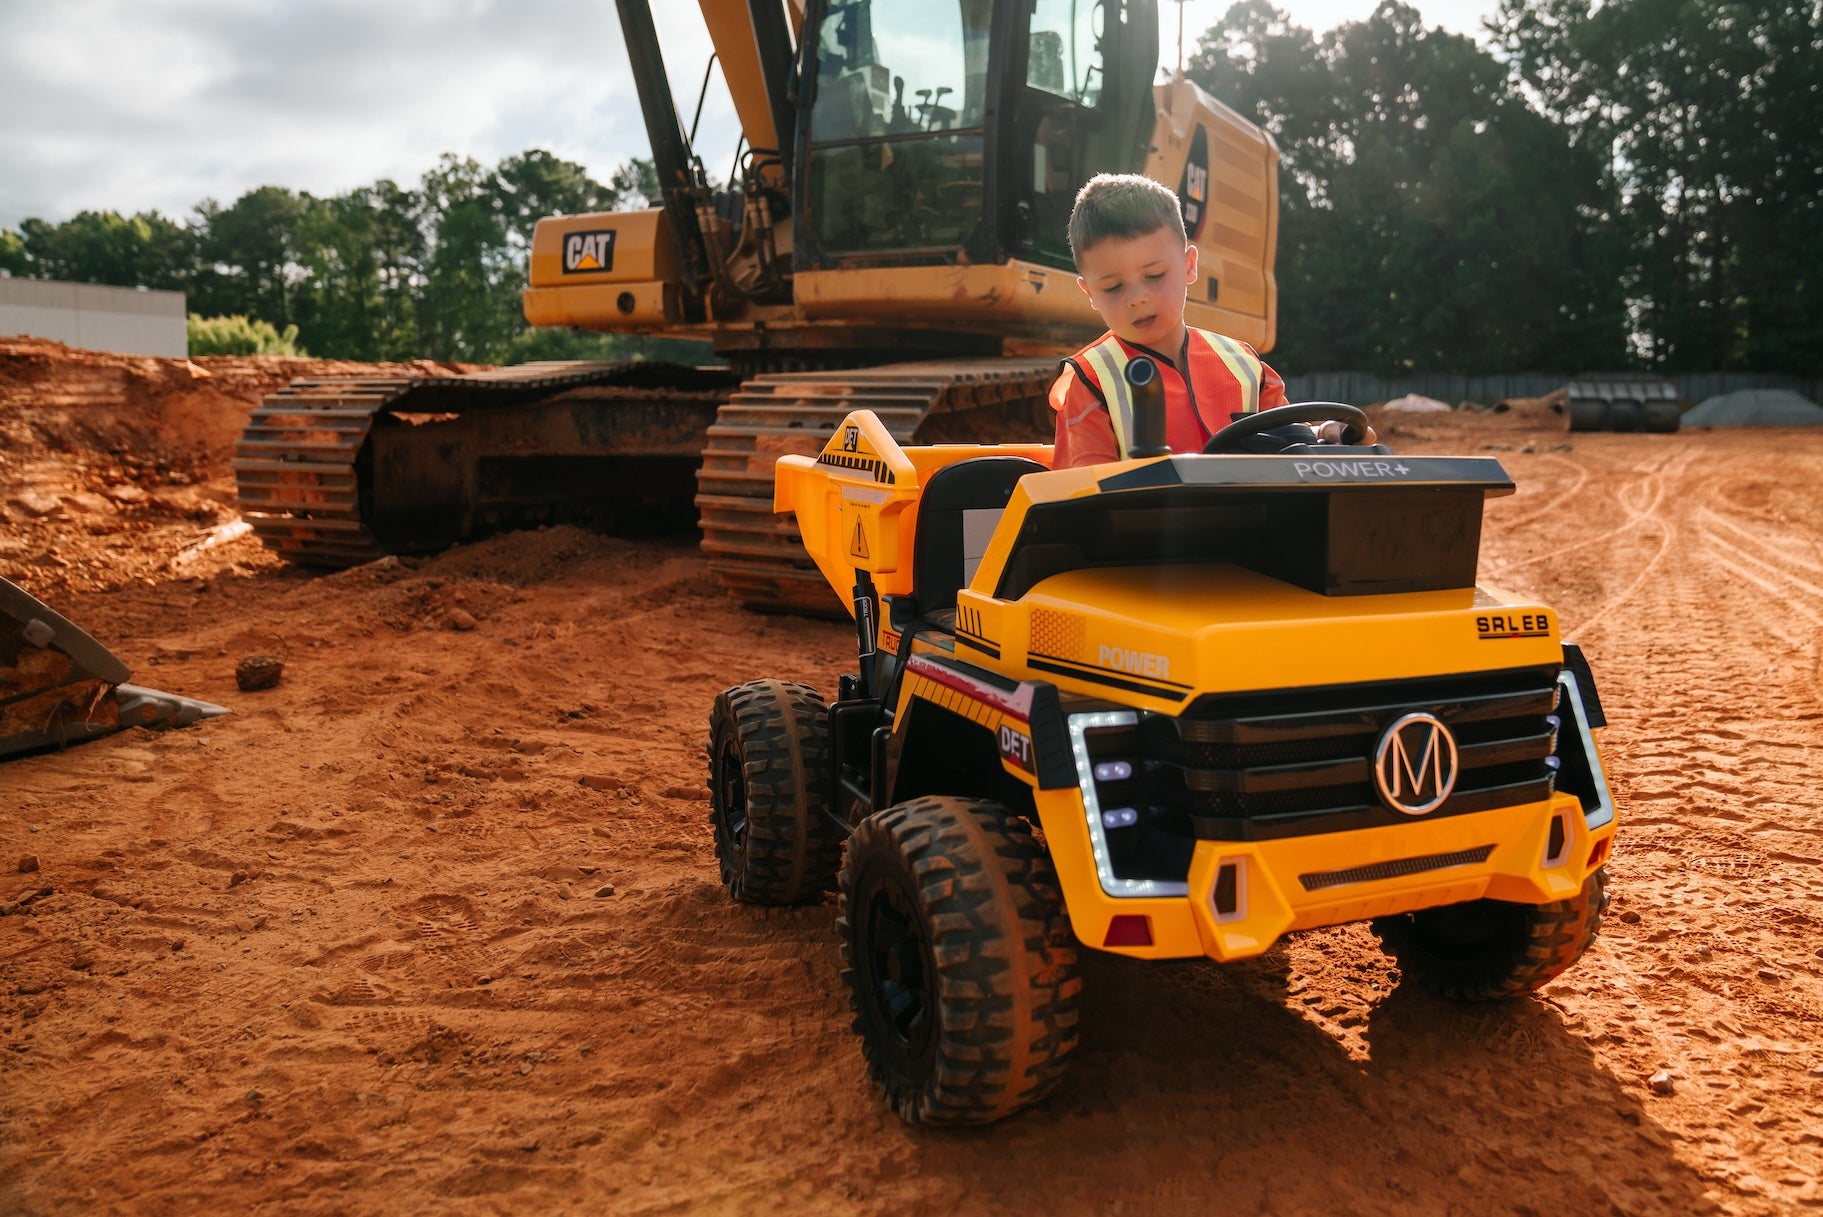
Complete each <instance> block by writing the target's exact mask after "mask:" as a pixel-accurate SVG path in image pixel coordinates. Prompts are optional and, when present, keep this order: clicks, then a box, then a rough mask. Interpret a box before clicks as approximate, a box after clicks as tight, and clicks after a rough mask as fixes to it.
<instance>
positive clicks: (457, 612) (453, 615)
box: [449, 608, 480, 630]
mask: <svg viewBox="0 0 1823 1217" xmlns="http://www.w3.org/2000/svg"><path fill="white" fill-rule="evenodd" d="M479 624H480V623H479V622H478V621H476V620H475V615H474V614H473V613H471V612H469V611H468V610H467V609H462V608H453V609H451V610H450V611H449V628H450V629H452V630H472V629H474V628H475V627H476V626H477V625H479Z"/></svg>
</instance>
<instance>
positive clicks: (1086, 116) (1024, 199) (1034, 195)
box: [1005, 0, 1158, 268]
mask: <svg viewBox="0 0 1823 1217" xmlns="http://www.w3.org/2000/svg"><path fill="white" fill-rule="evenodd" d="M1028 4H1029V8H1030V24H1029V26H1028V27H1027V30H1026V38H1025V60H1026V61H1025V72H1024V81H1025V87H1024V89H1023V90H1021V91H1020V93H1019V98H1018V102H1017V104H1016V105H1015V107H1014V111H1015V117H1014V125H1013V137H1012V140H1011V141H1010V146H1009V147H1008V148H1007V149H1006V153H1005V155H1007V157H1008V158H1009V160H1010V161H1011V162H1013V166H1014V167H1015V168H1016V167H1017V166H1019V165H1020V164H1021V163H1023V164H1024V165H1026V166H1028V167H1029V168H1028V170H1027V172H1025V173H1021V174H1018V176H1017V177H1014V178H1013V179H1012V181H1013V189H1012V191H1011V193H1012V195H1013V196H1014V197H1015V198H1017V199H1018V200H1019V204H1018V214H1019V223H1018V226H1017V234H1016V240H1015V246H1016V251H1017V254H1018V255H1019V256H1022V257H1028V258H1032V259H1034V260H1035V261H1040V262H1048V263H1051V264H1053V265H1056V266H1060V267H1066V268H1067V267H1069V266H1070V265H1071V260H1070V246H1069V240H1068V237H1067V235H1066V230H1067V227H1068V224H1069V218H1070V207H1071V205H1072V204H1073V203H1074V202H1075V200H1076V192H1077V190H1079V189H1081V187H1082V184H1083V183H1084V182H1086V181H1088V180H1089V179H1090V178H1091V177H1093V176H1094V175H1095V174H1097V173H1134V172H1138V171H1139V169H1140V168H1141V167H1142V165H1143V164H1144V160H1145V148H1144V145H1145V141H1146V138H1147V137H1148V136H1149V135H1150V131H1151V119H1152V111H1153V107H1152V81H1151V77H1152V69H1153V67H1154V66H1155V65H1156V63H1157V55H1158V50H1157V41H1158V34H1157V28H1158V27H1157V16H1156V11H1155V10H1154V8H1153V6H1151V5H1150V4H1142V3H1136V2H1134V0H1028Z"/></svg>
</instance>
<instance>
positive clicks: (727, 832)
mask: <svg viewBox="0 0 1823 1217" xmlns="http://www.w3.org/2000/svg"><path fill="white" fill-rule="evenodd" d="M715 825H716V828H717V829H719V830H720V832H721V835H722V840H723V841H725V842H726V843H727V845H728V852H729V857H730V858H731V859H732V858H735V857H738V856H739V855H740V852H741V851H742V850H743V849H745V848H746V845H747V782H746V779H745V778H744V776H743V775H742V771H741V756H740V751H739V750H738V749H737V748H735V746H734V742H733V741H732V740H730V741H729V742H727V743H725V744H723V745H722V751H721V755H720V756H718V757H717V758H716V761H715Z"/></svg>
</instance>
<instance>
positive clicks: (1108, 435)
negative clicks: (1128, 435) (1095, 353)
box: [1051, 363, 1284, 469]
mask: <svg viewBox="0 0 1823 1217" xmlns="http://www.w3.org/2000/svg"><path fill="white" fill-rule="evenodd" d="M1279 395H1280V396H1281V397H1283V396H1284V389H1283V387H1281V388H1280V390H1279ZM1051 409H1052V410H1054V411H1056V413H1057V435H1056V439H1055V440H1054V441H1053V442H1054V443H1055V444H1056V452H1055V453H1054V454H1053V455H1052V457H1051V468H1053V469H1075V468H1077V467H1079V466H1082V465H1101V464H1105V463H1107V462H1108V461H1117V460H1119V459H1120V445H1119V444H1118V443H1117V442H1115V439H1114V422H1113V420H1112V419H1110V418H1109V417H1108V408H1107V406H1105V405H1103V404H1102V402H1101V399H1100V397H1099V396H1098V395H1097V394H1096V392H1095V389H1094V387H1093V386H1092V385H1090V384H1089V383H1088V382H1087V381H1085V380H1083V379H1082V377H1080V376H1078V375H1077V374H1076V369H1075V368H1074V367H1073V366H1071V365H1070V364H1068V363H1065V364H1064V365H1063V371H1061V372H1059V373H1058V374H1057V380H1056V381H1055V382H1054V383H1053V384H1052V385H1051Z"/></svg>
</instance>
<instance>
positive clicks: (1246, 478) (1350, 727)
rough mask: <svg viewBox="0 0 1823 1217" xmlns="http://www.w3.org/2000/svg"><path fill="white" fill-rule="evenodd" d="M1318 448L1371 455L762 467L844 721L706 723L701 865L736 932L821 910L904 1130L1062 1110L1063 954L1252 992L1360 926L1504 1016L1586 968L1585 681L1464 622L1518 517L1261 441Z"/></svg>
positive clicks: (1146, 410)
mask: <svg viewBox="0 0 1823 1217" xmlns="http://www.w3.org/2000/svg"><path fill="white" fill-rule="evenodd" d="M1143 362H1144V361H1140V360H1136V361H1134V366H1133V368H1132V369H1130V372H1129V377H1130V379H1134V380H1138V379H1141V378H1143V375H1144V372H1145V370H1146V369H1144V368H1142V367H1141V366H1140V365H1141V364H1142V363H1143ZM1135 396H1136V405H1135V410H1136V414H1137V415H1138V418H1137V419H1136V424H1137V428H1138V434H1140V435H1145V434H1148V433H1149V434H1151V435H1154V436H1157V435H1162V419H1160V418H1159V417H1158V415H1160V414H1162V405H1160V404H1159V403H1157V402H1155V401H1152V400H1151V399H1150V396H1149V394H1147V393H1146V392H1143V391H1142V392H1138V393H1136V395H1135ZM1313 417H1342V418H1344V420H1345V421H1348V422H1350V423H1351V430H1350V435H1351V436H1352V437H1353V438H1354V439H1355V440H1357V441H1358V440H1359V438H1360V437H1361V434H1362V433H1361V431H1360V430H1359V426H1360V424H1361V422H1362V421H1363V420H1362V419H1361V417H1360V414H1359V412H1358V411H1354V410H1353V408H1352V407H1348V406H1337V405H1332V404H1328V403H1316V404H1310V405H1305V406H1290V407H1281V408H1280V409H1277V410H1272V411H1269V412H1266V413H1264V414H1259V415H1251V416H1242V418H1241V420H1240V421H1238V422H1237V423H1235V424H1234V425H1232V426H1230V427H1228V428H1226V429H1225V430H1223V431H1221V432H1219V433H1218V434H1217V435H1216V436H1215V437H1214V438H1213V439H1212V440H1211V441H1210V445H1209V448H1208V450H1207V452H1206V453H1205V454H1203V455H1191V456H1172V455H1169V454H1168V453H1164V450H1163V448H1162V445H1154V446H1153V447H1152V449H1151V450H1152V451H1155V452H1158V453H1161V454H1160V455H1152V456H1136V458H1135V459H1132V460H1128V461H1124V462H1120V463H1117V464H1108V465H1100V466H1096V467H1094V468H1087V469H1069V470H1056V471H1052V470H1049V469H1047V468H1046V464H1047V462H1048V460H1049V459H1050V450H1049V449H1048V448H1045V447H1040V446H998V447H973V446H966V445H953V446H944V445H939V446H933V447H905V448H902V447H900V446H899V445H898V444H897V443H895V442H894V440H893V439H892V437H891V435H890V434H889V433H888V431H887V429H886V428H885V427H884V426H883V425H881V424H880V422H879V421H878V420H877V419H876V418H875V417H874V416H873V415H872V414H871V413H870V412H867V411H858V412H856V413H854V414H852V415H850V416H849V417H848V419H847V420H846V422H845V423H844V425H843V426H842V427H840V428H839V429H838V431H837V433H836V434H835V436H834V437H833V438H832V439H831V441H830V442H829V444H828V445H827V446H826V447H825V448H824V449H823V451H822V452H821V453H820V454H819V455H818V456H817V457H815V458H814V459H812V458H809V457H796V456H788V457H784V458H782V459H781V460H780V461H779V465H778V471H777V492H776V494H777V497H776V506H777V508H778V509H779V510H780V511H788V512H792V513H794V514H795V516H796V518H797V523H798V526H799V529H800V531H801V532H802V534H803V538H804V542H805V545H806V548H807V549H808V550H809V552H810V553H811V555H812V556H813V557H814V558H815V560H816V562H817V564H818V566H819V567H820V568H821V570H822V571H823V573H824V574H825V575H826V576H827V577H828V579H829V581H830V582H831V583H832V584H833V585H835V586H836V587H837V588H838V589H840V588H843V587H846V586H847V585H850V584H852V585H853V594H852V602H853V605H854V610H855V619H856V622H857V630H858V636H859V664H858V670H857V671H856V672H855V673H854V674H853V675H850V676H845V677H843V679H842V681H841V686H840V689H839V691H838V693H837V696H836V699H835V701H834V702H833V703H829V704H826V703H825V701H824V699H823V697H822V696H821V695H820V694H819V693H818V692H817V691H816V690H814V689H812V688H809V687H807V686H805V685H802V684H794V683H786V682H783V681H777V680H761V681H755V682H752V683H749V684H744V685H741V686H739V687H736V688H733V689H729V690H727V691H726V692H724V693H722V694H721V695H720V697H718V698H717V699H716V703H715V708H714V711H713V714H712V716H711V719H710V740H709V766H710V788H711V795H712V812H711V815H712V820H713V825H714V832H715V847H716V852H717V855H718V858H719V860H720V866H721V875H722V879H723V881H724V882H725V883H726V885H727V887H728V890H729V892H730V894H731V895H732V896H733V897H734V898H735V899H736V900H741V901H747V902H753V903H761V904H791V903H800V902H806V901H815V900H818V899H820V898H821V897H822V895H823V893H825V892H826V891H827V890H828V889H829V888H830V887H832V886H834V887H837V888H838V891H839V896H838V900H839V905H838V912H839V915H838V922H837V924H838V927H839V932H840V936H841V959H842V974H843V977H844V979H845V980H846V982H847V984H848V985H849V988H850V1004H851V1006H852V1009H853V1012H854V1027H855V1030H856V1031H857V1032H858V1033H859V1034H860V1037H861V1044H862V1050H863V1053H864V1055H865V1057H866V1059H867V1063H868V1067H869V1070H870V1072H871V1074H872V1076H873V1078H874V1080H875V1081H876V1082H877V1083H878V1084H879V1085H880V1087H881V1088H882V1090H883V1092H884V1095H885V1097H886V1099H887V1101H888V1102H889V1103H890V1104H891V1105H892V1106H893V1107H894V1108H895V1109H896V1110H897V1111H898V1113H899V1114H900V1115H901V1116H902V1117H903V1118H905V1119H906V1120H908V1121H912V1122H916V1123H927V1124H972V1123H985V1122H988V1121H991V1120H995V1119H999V1118H1001V1117H1003V1116H1006V1115H1009V1114H1011V1113H1012V1112H1014V1111H1017V1110H1018V1109H1020V1108H1021V1107H1023V1106H1025V1105H1027V1104H1030V1103H1032V1102H1034V1101H1036V1100H1038V1099H1040V1098H1041V1097H1043V1096H1044V1095H1045V1094H1046V1093H1047V1092H1048V1091H1050V1090H1051V1088H1052V1087H1053V1086H1055V1085H1056V1084H1057V1082H1058V1080H1059V1078H1060V1076H1061V1074H1062V1072H1063V1068H1064V1064H1065V1061H1066V1059H1067V1058H1068V1057H1069V1055H1070V1053H1071V1051H1072V1050H1073V1049H1074V1047H1075V1045H1076V1042H1077V1025H1076V1024H1077V1002H1078V996H1079V993H1080V989H1081V982H1080V980H1079V979H1078V977H1077V950H1078V944H1080V945H1082V946H1087V947H1090V948H1092V949H1096V950H1102V951H1111V952H1114V953H1116V954H1121V955H1130V956H1135V957H1139V958H1144V959H1176V958H1184V957H1197V956H1207V957H1209V958H1211V959H1215V960H1233V959H1242V958H1246V957H1248V956H1253V955H1258V954H1260V953H1261V952H1263V951H1265V950H1266V949H1267V948H1268V947H1270V946H1271V945H1272V944H1273V942H1274V941H1276V940H1277V939H1278V938H1279V937H1280V936H1281V935H1283V934H1286V933H1289V932H1292V931H1296V930H1305V929H1312V928H1315V927H1318V926H1328V925H1337V924H1341V923H1344V922H1354V921H1371V922H1372V923H1373V926H1374V928H1375V929H1376V930H1377V931H1378V933H1379V936H1380V938H1381V940H1382V942H1383V943H1384V945H1385V947H1386V949H1387V950H1388V951H1389V952H1391V953H1392V954H1393V956H1394V957H1395V958H1396V959H1397V961H1398V963H1399V965H1400V967H1401V968H1402V969H1403V970H1404V972H1405V973H1406V975H1407V976H1409V977H1412V978H1415V979H1416V980H1418V981H1420V982H1423V983H1426V984H1429V985H1431V986H1433V987H1435V988H1437V989H1439V990H1441V991H1442V992H1444V993H1446V994H1450V995H1453V996H1456V997H1459V998H1465V999H1496V998H1505V997H1511V996H1517V995H1519V994H1522V993H1525V992H1527V991H1528V990H1531V989H1534V988H1536V987H1537V986H1539V985H1541V984H1543V983H1544V982H1545V981H1546V980H1548V979H1549V978H1550V977H1552V976H1555V975H1556V974H1558V973H1559V972H1561V971H1563V970H1564V969H1565V968H1567V967H1568V966H1570V965H1571V964H1572V963H1574V962H1575V960H1576V959H1577V958H1578V957H1579V956H1580V955H1581V954H1582V952H1583V951H1584V950H1585V949H1586V948H1587V947H1588V945H1589V943H1590V942H1591V941H1592V940H1593V939H1594V937H1595V933H1596V930H1597V927H1598V926H1599V924H1600V921H1601V915H1602V909H1603V906H1604V903H1605V900H1604V891H1603V889H1604V883H1605V877H1604V872H1603V870H1602V866H1603V863H1604V862H1605V860H1606V858H1607V855H1608V850H1609V847H1610V843H1611V842H1612V839H1613V834H1614V826H1615V809H1614V804H1613V801H1612V799H1611V797H1610V794H1609V791H1608V786H1607V781H1606V778H1605V776H1604V774H1603V769H1602V762H1601V758H1600V754H1599V751H1598V749H1597V744H1596V739H1595V730H1596V729H1597V728H1599V727H1600V726H1602V725H1603V721H1604V720H1603V717H1602V711H1601V706H1600V703H1599V701H1598V700H1597V697H1596V691H1595V685H1594V681H1593V680H1592V678H1591V676H1590V673H1589V669H1588V666H1587V664H1586V663H1585V662H1584V660H1583V657H1582V655H1581V654H1580V652H1579V651H1578V650H1577V648H1575V647H1574V646H1569V645H1566V644H1564V643H1562V642H1561V641H1560V640H1559V637H1558V623H1557V615H1556V614H1555V613H1554V612H1552V611H1551V609H1550V608H1548V607H1547V606H1545V605H1542V604H1537V603H1535V602H1532V601H1529V600H1527V599H1525V598H1523V597H1517V596H1513V595H1509V594H1507V593H1504V592H1501V591H1497V590H1494V589H1492V588H1485V587H1477V586H1476V585H1475V568H1476V560H1477V553H1478V548H1479V539H1480V529H1481V515H1482V504H1483V502H1484V500H1485V499H1486V498H1487V497H1489V496H1492V495H1500V494H1508V493H1511V492H1512V490H1513V484H1512V482H1511V480H1510V479H1509V478H1508V476H1507V475H1506V473H1505V471H1504V470H1503V469H1502V468H1501V466H1500V464H1499V463H1498V462H1497V461H1495V460H1491V459H1483V458H1469V457H1398V456H1395V455H1394V454H1393V453H1391V452H1390V451H1389V450H1388V449H1387V448H1386V447H1385V446H1384V445H1373V446H1360V445H1358V444H1348V443H1346V442H1345V444H1344V445H1331V446H1324V445H1318V444H1316V443H1315V442H1314V439H1315V436H1314V433H1312V432H1310V431H1309V429H1308V428H1304V427H1301V426H1293V427H1280V426H1279V425H1278V424H1281V423H1286V422H1294V421H1297V420H1304V421H1308V420H1310V419H1311V418H1313ZM1287 432H1290V433H1291V434H1287ZM1147 450H1148V449H1147V447H1146V446H1145V444H1144V441H1143V440H1141V441H1140V442H1137V443H1136V445H1135V452H1136V453H1140V452H1144V451H1147Z"/></svg>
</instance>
